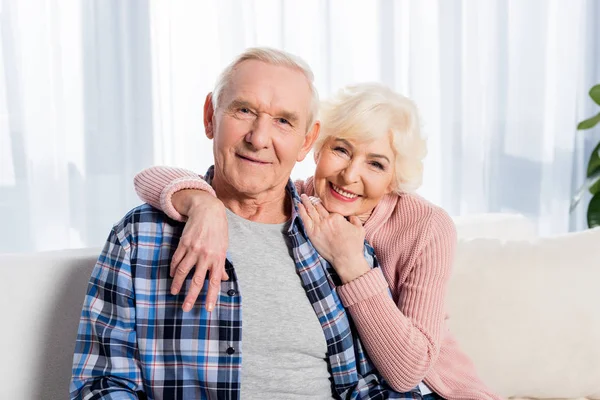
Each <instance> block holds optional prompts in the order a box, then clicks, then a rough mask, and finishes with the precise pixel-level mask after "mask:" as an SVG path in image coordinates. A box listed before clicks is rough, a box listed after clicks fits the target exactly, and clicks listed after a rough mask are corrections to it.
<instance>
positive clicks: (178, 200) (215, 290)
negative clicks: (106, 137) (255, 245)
mask: <svg viewBox="0 0 600 400" xmlns="http://www.w3.org/2000/svg"><path fill="white" fill-rule="evenodd" d="M134 185H135V191H136V192H137V194H138V196H140V198H141V199H142V200H143V201H145V202H146V203H148V204H150V205H151V206H153V207H156V208H158V209H160V210H162V211H163V212H165V213H166V214H167V215H168V216H169V217H171V218H173V219H175V220H178V221H185V220H186V219H187V217H188V216H189V220H188V222H187V223H186V224H185V227H184V229H183V232H182V234H181V239H180V240H179V244H178V245H177V249H176V250H175V253H174V254H173V259H172V260H171V270H170V275H171V277H172V278H173V281H172V283H171V293H172V294H177V293H179V290H181V287H182V286H183V282H185V279H186V278H187V276H188V274H189V273H190V271H191V270H192V268H194V267H195V271H194V277H193V279H192V283H191V285H190V289H189V292H188V293H187V295H186V298H185V301H184V303H183V310H184V311H190V310H191V309H192V308H193V306H194V303H195V302H196V300H197V298H198V295H199V294H200V291H201V290H202V286H203V285H204V281H205V277H206V275H207V273H208V272H209V271H210V280H209V288H208V290H207V294H206V300H205V307H206V309H207V310H208V311H212V309H213V307H214V305H215V303H216V299H217V297H218V294H219V290H220V286H221V285H220V282H221V280H227V279H229V277H228V276H227V273H226V272H225V256H226V253H227V242H228V240H229V237H228V232H227V216H226V213H225V206H224V205H223V203H222V202H221V201H220V200H219V199H217V198H216V196H215V192H214V190H213V189H212V187H211V186H210V185H209V184H208V183H206V182H205V181H204V179H202V177H200V176H199V175H197V174H195V173H194V172H192V171H189V170H185V169H181V168H171V167H152V168H148V169H145V170H144V171H142V172H140V173H139V174H137V175H136V177H135V179H134ZM189 189H192V190H189Z"/></svg>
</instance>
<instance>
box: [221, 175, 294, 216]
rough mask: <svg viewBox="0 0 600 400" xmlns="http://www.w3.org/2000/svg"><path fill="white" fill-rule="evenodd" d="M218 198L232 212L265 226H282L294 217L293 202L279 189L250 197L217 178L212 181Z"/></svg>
mask: <svg viewBox="0 0 600 400" xmlns="http://www.w3.org/2000/svg"><path fill="white" fill-rule="evenodd" d="M212 186H213V189H214V190H215V193H216V194H217V198H218V199H219V200H221V201H222V202H223V204H224V205H225V207H227V208H228V209H229V210H231V212H233V213H235V214H237V215H239V216H240V217H242V218H244V219H247V220H249V221H253V222H260V223H263V224H281V223H284V222H286V221H288V220H289V219H290V217H291V215H292V210H291V207H292V206H291V201H290V198H289V195H288V193H287V191H286V189H285V186H284V187H283V188H277V189H272V190H269V191H267V192H264V193H260V194H258V195H256V196H248V195H246V194H243V193H239V192H237V191H236V190H235V189H234V188H231V187H229V186H228V185H225V184H223V183H222V181H221V180H220V179H218V178H217V177H216V176H215V178H214V179H213V181H212Z"/></svg>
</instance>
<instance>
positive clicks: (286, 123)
mask: <svg viewBox="0 0 600 400" xmlns="http://www.w3.org/2000/svg"><path fill="white" fill-rule="evenodd" d="M277 122H279V123H280V124H284V125H290V126H291V125H292V124H290V121H288V120H287V119H285V118H278V119H277Z"/></svg>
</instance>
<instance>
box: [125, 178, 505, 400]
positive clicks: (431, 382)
mask: <svg viewBox="0 0 600 400" xmlns="http://www.w3.org/2000/svg"><path fill="white" fill-rule="evenodd" d="M296 187H297V188H298V191H299V192H300V193H306V194H308V195H314V191H313V190H314V189H313V184H312V178H309V179H307V180H306V182H302V181H298V182H296ZM186 188H190V189H192V188H195V189H202V190H206V191H209V192H211V193H212V194H213V195H214V191H213V190H212V188H211V187H210V185H208V184H207V183H206V182H204V181H203V180H202V179H201V178H200V177H199V176H198V175H197V174H195V173H193V172H191V171H188V170H184V169H179V168H167V167H153V168H150V169H147V170H144V171H142V172H141V173H140V174H138V175H137V176H136V177H135V189H136V192H137V193H138V195H139V196H140V197H141V198H142V200H144V201H146V202H147V203H149V204H150V205H152V206H154V207H157V208H160V209H162V210H163V211H165V212H166V213H167V214H168V215H169V216H170V217H171V218H173V219H176V220H180V221H183V220H185V217H183V216H182V215H181V214H179V213H178V212H177V211H176V210H175V208H174V207H173V205H172V203H171V196H172V195H173V193H175V192H177V191H178V190H182V189H186ZM364 226H365V230H366V233H367V240H368V241H369V242H370V243H371V245H372V246H373V247H374V249H375V252H376V254H377V257H378V259H379V262H380V264H381V268H380V269H373V270H371V271H370V272H368V273H366V274H364V275H362V276H361V277H360V278H357V279H355V280H354V281H352V282H349V283H347V284H345V285H343V286H340V287H339V288H338V294H339V296H340V298H341V299H342V302H343V303H344V305H345V306H346V308H347V309H348V310H349V312H350V314H351V315H352V318H353V320H354V322H355V324H356V327H357V329H358V332H359V334H360V337H361V339H362V341H363V343H364V345H365V347H366V349H367V352H368V354H369V356H370V357H371V359H372V361H373V362H374V364H375V365H376V366H377V368H378V369H379V371H380V372H381V374H382V376H383V377H384V378H385V379H386V380H387V381H388V382H389V383H390V385H391V386H392V387H393V388H394V389H395V390H397V391H400V392H405V391H408V390H410V389H412V388H414V387H415V386H416V385H418V384H419V382H421V381H425V383H426V384H427V385H428V386H429V387H430V388H431V389H433V390H434V391H435V392H436V393H438V394H440V395H441V396H443V397H444V398H446V399H449V400H488V399H501V397H500V396H498V395H495V394H493V393H492V392H491V391H490V390H489V389H488V388H487V387H486V386H485V385H484V384H483V382H482V381H481V380H480V379H479V378H478V377H477V374H476V372H475V368H474V366H473V364H472V362H471V361H470V360H469V358H468V357H467V356H466V355H465V354H464V353H463V352H462V351H461V350H460V349H459V346H458V344H457V342H456V341H455V340H454V338H453V336H452V334H451V333H450V332H449V331H448V329H447V328H446V324H445V319H446V314H445V310H444V297H445V292H446V287H447V284H448V280H449V278H450V274H451V267H452V261H453V257H454V249H455V246H456V230H455V227H454V224H453V222H452V220H451V219H450V217H449V216H448V215H447V214H446V212H444V211H443V210H442V209H441V208H439V207H437V206H435V205H433V204H431V203H429V202H427V201H426V200H424V199H423V198H421V197H419V196H418V195H414V194H402V195H400V196H398V195H395V194H391V195H387V196H386V197H384V198H383V199H382V200H381V201H380V203H379V204H378V205H377V207H376V208H375V210H373V213H372V214H371V216H370V217H369V219H368V220H367V222H366V223H365V225H364ZM388 287H389V288H390V289H391V292H392V298H390V297H389V296H388V294H387V293H386V292H387V288H388Z"/></svg>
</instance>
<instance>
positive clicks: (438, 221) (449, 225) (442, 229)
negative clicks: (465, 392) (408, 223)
mask: <svg viewBox="0 0 600 400" xmlns="http://www.w3.org/2000/svg"><path fill="white" fill-rule="evenodd" d="M396 214H397V215H398V216H399V217H400V218H402V219H409V220H412V221H415V222H416V221H419V222H421V223H422V224H423V228H424V229H426V230H427V231H429V233H430V234H431V235H433V236H438V235H444V236H446V235H450V236H456V227H455V225H454V221H453V220H452V217H450V215H449V214H448V212H446V210H444V209H443V208H442V207H440V206H438V205H436V204H434V203H432V202H431V201H429V200H427V199H425V198H423V197H422V196H420V195H418V194H416V193H403V194H401V195H398V196H397V202H396Z"/></svg>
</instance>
